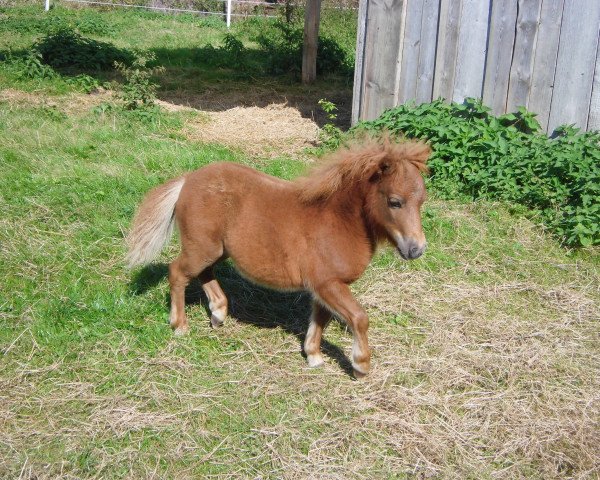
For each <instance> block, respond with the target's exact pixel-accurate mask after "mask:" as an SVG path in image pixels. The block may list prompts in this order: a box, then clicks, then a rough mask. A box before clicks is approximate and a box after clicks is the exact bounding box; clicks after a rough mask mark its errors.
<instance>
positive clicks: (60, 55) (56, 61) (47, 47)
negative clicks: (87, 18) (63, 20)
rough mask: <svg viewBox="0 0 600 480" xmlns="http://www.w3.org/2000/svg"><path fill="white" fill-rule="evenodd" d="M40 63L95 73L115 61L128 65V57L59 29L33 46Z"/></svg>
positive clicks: (104, 44) (104, 43)
mask: <svg viewBox="0 0 600 480" xmlns="http://www.w3.org/2000/svg"><path fill="white" fill-rule="evenodd" d="M34 49H35V50H37V51H39V52H40V53H41V55H42V59H43V61H44V63H46V64H48V65H51V66H52V67H54V68H76V69H80V70H88V71H98V70H106V69H110V68H111V67H112V66H113V65H114V63H115V62H120V63H121V64H129V63H131V61H132V56H131V54H130V53H129V52H127V51H125V50H122V49H119V48H117V47H115V46H114V45H112V44H110V43H106V42H100V41H97V40H92V39H90V38H86V37H83V36H82V35H80V34H79V33H77V32H76V31H75V30H73V29H71V28H68V27H67V28H63V27H61V28H59V29H58V30H56V31H54V32H52V33H50V34H48V35H46V36H44V37H43V38H42V39H41V40H40V41H38V42H37V43H36V44H35V45H34Z"/></svg>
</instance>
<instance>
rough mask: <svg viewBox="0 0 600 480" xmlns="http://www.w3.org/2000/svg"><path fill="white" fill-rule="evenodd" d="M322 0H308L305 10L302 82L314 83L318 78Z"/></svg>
mask: <svg viewBox="0 0 600 480" xmlns="http://www.w3.org/2000/svg"><path fill="white" fill-rule="evenodd" d="M320 18H321V0H307V1H306V10H305V12H304V45H303V47H302V83H312V82H314V81H315V79H316V78H317V47H318V43H319V21H320Z"/></svg>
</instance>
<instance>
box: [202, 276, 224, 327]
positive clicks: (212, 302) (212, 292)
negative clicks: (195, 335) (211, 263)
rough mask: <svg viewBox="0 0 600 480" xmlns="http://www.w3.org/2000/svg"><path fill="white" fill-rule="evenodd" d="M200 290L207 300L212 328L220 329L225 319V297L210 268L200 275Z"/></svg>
mask: <svg viewBox="0 0 600 480" xmlns="http://www.w3.org/2000/svg"><path fill="white" fill-rule="evenodd" d="M200 280H201V282H202V289H203V290H204V293H205V294H206V297H207V298H208V308H210V324H211V325H212V327H213V328H217V327H220V326H221V325H223V322H224V321H225V317H227V297H226V296H225V293H224V292H223V290H222V289H221V286H220V285H219V282H217V280H216V279H215V277H214V275H213V272H212V267H209V268H207V269H206V270H205V271H204V272H202V274H201V275H200Z"/></svg>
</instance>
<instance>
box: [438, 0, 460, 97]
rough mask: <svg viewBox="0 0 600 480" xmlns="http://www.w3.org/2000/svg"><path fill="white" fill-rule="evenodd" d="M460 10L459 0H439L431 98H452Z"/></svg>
mask: <svg viewBox="0 0 600 480" xmlns="http://www.w3.org/2000/svg"><path fill="white" fill-rule="evenodd" d="M460 12H461V0H441V2H440V15H439V31H438V36H437V37H438V40H437V52H436V57H435V73H434V78H433V99H438V98H440V97H442V98H445V99H446V100H451V99H452V92H453V91H454V69H455V66H456V49H457V47H458V28H459V24H460Z"/></svg>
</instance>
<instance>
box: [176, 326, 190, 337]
mask: <svg viewBox="0 0 600 480" xmlns="http://www.w3.org/2000/svg"><path fill="white" fill-rule="evenodd" d="M189 331H190V327H187V326H186V327H177V328H176V329H175V330H174V331H173V334H174V335H175V336H176V337H183V336H184V335H187V334H188V332H189Z"/></svg>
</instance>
